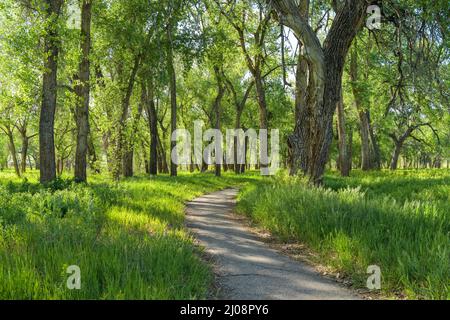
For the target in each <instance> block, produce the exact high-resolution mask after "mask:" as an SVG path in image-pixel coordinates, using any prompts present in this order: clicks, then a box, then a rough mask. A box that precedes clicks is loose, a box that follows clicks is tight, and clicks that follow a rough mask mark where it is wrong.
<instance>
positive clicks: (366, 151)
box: [350, 47, 372, 171]
mask: <svg viewBox="0 0 450 320" xmlns="http://www.w3.org/2000/svg"><path fill="white" fill-rule="evenodd" d="M350 79H351V86H352V92H353V97H354V100H355V105H356V109H357V111H358V116H359V124H360V136H361V169H362V170H364V171H368V170H370V169H372V162H371V154H370V141H369V138H370V137H369V135H370V124H369V118H368V116H367V111H366V110H365V109H364V107H363V97H362V93H361V92H360V88H359V87H358V86H359V84H358V55H357V49H356V47H355V48H354V49H353V51H352V54H351V61H350Z"/></svg>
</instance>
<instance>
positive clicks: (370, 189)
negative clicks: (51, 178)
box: [0, 170, 450, 299]
mask: <svg viewBox="0 0 450 320" xmlns="http://www.w3.org/2000/svg"><path fill="white" fill-rule="evenodd" d="M229 187H237V188H239V189H240V192H239V195H238V204H237V208H236V212H237V213H238V214H242V215H245V216H246V217H247V219H246V220H250V221H251V222H252V223H253V224H254V225H255V226H257V227H258V228H259V230H262V233H267V234H270V237H271V238H273V241H264V242H265V243H266V245H267V246H273V247H277V249H278V250H281V251H283V253H286V254H289V255H294V256H298V255H302V256H303V258H305V259H303V258H302V260H310V262H311V264H312V265H320V266H323V269H322V270H321V273H322V274H324V273H327V274H328V275H335V276H336V278H339V279H341V280H342V282H345V284H348V285H351V286H352V287H353V288H356V289H361V288H365V287H366V281H367V278H368V274H367V268H368V266H371V265H376V266H379V267H380V269H381V273H382V278H381V280H382V281H381V286H382V288H381V291H380V294H381V295H382V296H383V297H388V298H397V299H407V298H409V299H416V298H418V299H450V288H449V285H448V280H449V279H450V269H449V268H448V266H449V265H450V240H449V234H450V171H449V170H419V171H408V170H399V171H398V172H395V173H392V172H388V171H380V172H373V173H367V172H360V171H355V172H353V173H352V177H350V178H341V177H339V176H338V175H337V174H335V173H329V174H327V176H326V178H325V187H324V188H311V187H310V186H308V184H306V183H305V182H304V181H302V180H301V179H296V178H290V177H287V176H286V175H285V174H283V173H281V174H280V175H278V176H276V177H261V176H260V175H259V174H257V173H247V174H245V175H242V176H235V175H234V174H233V173H224V175H223V177H221V178H216V177H215V176H214V175H213V174H210V173H208V174H198V173H196V174H188V173H181V174H180V176H179V177H177V178H171V177H169V176H165V175H162V176H158V177H147V176H140V177H136V178H132V179H127V180H123V181H121V182H119V183H113V182H112V181H111V179H110V178H108V177H107V176H103V175H96V176H91V178H90V181H89V184H86V185H76V184H74V183H72V182H71V180H70V179H69V177H68V176H65V177H63V179H59V180H57V181H56V182H55V183H53V184H52V185H50V186H47V187H45V188H44V187H42V186H40V185H39V184H38V172H35V171H32V172H30V173H27V174H26V177H25V178H22V179H19V178H16V177H15V176H14V173H13V172H12V171H3V172H0V299H203V298H207V297H208V295H209V294H210V289H211V284H212V283H213V279H214V278H213V276H214V275H213V272H212V269H211V266H210V265H209V264H208V263H205V261H204V259H202V257H203V254H202V248H201V247H199V246H197V245H196V244H195V241H194V239H193V237H192V235H191V234H190V233H189V231H188V230H187V228H186V226H185V217H186V216H185V206H186V203H188V202H189V201H191V200H192V199H195V198H197V197H200V196H202V195H205V194H209V193H212V192H215V191H219V190H223V189H226V188H229ZM218 208H220V207H218ZM242 222H244V221H242ZM268 242H272V243H268ZM264 248H266V246H264ZM299 252H300V254H298V253H299ZM277 258H279V256H277ZM280 259H281V258H280ZM69 266H78V267H79V268H80V270H81V290H70V289H68V287H67V285H66V284H67V280H68V277H69V276H70V274H68V273H67V270H68V267H69ZM234 278H236V279H235V281H237V280H238V277H234Z"/></svg>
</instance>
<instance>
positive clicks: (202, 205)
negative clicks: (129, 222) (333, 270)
mask: <svg viewBox="0 0 450 320" xmlns="http://www.w3.org/2000/svg"><path fill="white" fill-rule="evenodd" d="M237 194H238V190H236V189H227V190H222V191H218V192H215V193H212V194H208V195H205V196H202V197H199V198H196V199H195V200H193V201H191V202H189V203H188V205H187V210H186V212H187V216H186V220H187V226H188V227H189V228H190V229H191V230H192V232H193V233H194V234H195V237H196V238H197V239H198V241H199V243H200V244H201V245H202V246H204V247H205V248H206V253H207V254H208V256H209V257H211V261H213V264H214V270H215V274H216V280H217V284H216V288H217V289H218V292H217V293H215V295H216V297H218V298H220V299H233V300H305V299H306V300H341V299H346V300H347V299H358V296H357V295H355V294H353V293H352V292H351V291H350V290H348V289H346V288H344V287H342V286H339V285H338V284H337V283H336V282H333V281H332V280H330V279H327V278H325V277H323V276H321V275H319V274H318V273H317V272H316V271H315V270H314V269H313V268H312V267H311V266H309V265H307V264H305V263H302V262H299V261H294V260H292V259H290V258H289V257H288V256H286V255H283V254H281V253H280V252H278V251H276V250H274V249H272V248H270V247H269V246H268V245H267V244H266V243H264V242H263V241H262V240H261V239H260V238H259V237H258V236H257V234H254V233H252V232H251V231H250V230H249V229H248V228H247V227H246V226H245V224H243V223H242V218H241V219H239V218H238V217H236V216H235V215H233V210H234V207H235V204H236V196H237Z"/></svg>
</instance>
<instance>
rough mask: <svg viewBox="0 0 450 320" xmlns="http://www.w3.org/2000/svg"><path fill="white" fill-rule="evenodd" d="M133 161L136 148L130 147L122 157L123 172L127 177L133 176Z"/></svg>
mask: <svg viewBox="0 0 450 320" xmlns="http://www.w3.org/2000/svg"><path fill="white" fill-rule="evenodd" d="M133 163H134V150H133V148H132V147H128V148H127V150H125V151H124V154H123V158H122V172H123V176H124V177H125V178H131V177H132V176H133V175H134V170H133Z"/></svg>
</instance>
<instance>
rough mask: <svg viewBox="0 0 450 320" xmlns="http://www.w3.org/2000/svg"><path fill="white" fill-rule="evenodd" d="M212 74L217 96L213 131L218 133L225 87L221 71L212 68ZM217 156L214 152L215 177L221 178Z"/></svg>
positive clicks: (217, 68) (215, 67)
mask: <svg viewBox="0 0 450 320" xmlns="http://www.w3.org/2000/svg"><path fill="white" fill-rule="evenodd" d="M214 74H215V76H216V81H217V96H216V99H215V100H214V106H213V110H214V116H215V129H216V130H219V131H220V128H221V127H220V118H221V104H222V99H223V97H224V95H225V91H226V89H225V86H224V84H223V79H222V74H221V71H220V69H219V67H217V66H214ZM218 156H219V155H218V154H217V152H216V166H215V174H216V177H220V176H221V167H222V165H221V164H220V163H219V162H218V161H219V159H218ZM221 158H222V160H223V156H222V155H221Z"/></svg>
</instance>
